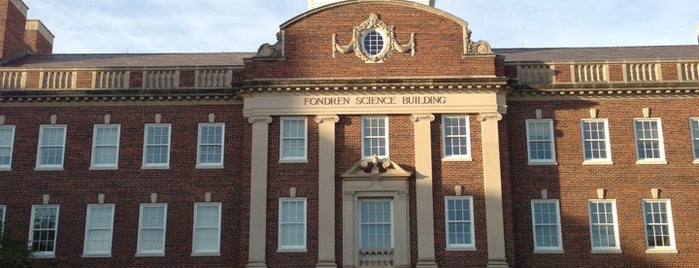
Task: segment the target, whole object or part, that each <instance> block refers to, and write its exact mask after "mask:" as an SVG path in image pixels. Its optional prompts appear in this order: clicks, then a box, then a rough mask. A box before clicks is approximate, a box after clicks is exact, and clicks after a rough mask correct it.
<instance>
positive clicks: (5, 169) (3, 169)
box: [0, 167, 12, 171]
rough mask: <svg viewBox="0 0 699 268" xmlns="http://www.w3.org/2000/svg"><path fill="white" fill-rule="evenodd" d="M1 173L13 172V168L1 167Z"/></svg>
mask: <svg viewBox="0 0 699 268" xmlns="http://www.w3.org/2000/svg"><path fill="white" fill-rule="evenodd" d="M0 171H12V168H11V167H0Z"/></svg>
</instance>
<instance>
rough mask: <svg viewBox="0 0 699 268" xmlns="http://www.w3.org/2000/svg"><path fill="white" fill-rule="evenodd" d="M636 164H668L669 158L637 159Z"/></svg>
mask: <svg viewBox="0 0 699 268" xmlns="http://www.w3.org/2000/svg"><path fill="white" fill-rule="evenodd" d="M636 165H667V160H665V159H645V160H636Z"/></svg>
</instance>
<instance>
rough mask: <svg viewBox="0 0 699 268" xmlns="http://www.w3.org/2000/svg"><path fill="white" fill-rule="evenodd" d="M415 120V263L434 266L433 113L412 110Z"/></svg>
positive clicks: (419, 265)
mask: <svg viewBox="0 0 699 268" xmlns="http://www.w3.org/2000/svg"><path fill="white" fill-rule="evenodd" d="M410 119H411V120H412V121H413V122H414V123H415V125H414V129H415V187H416V191H415V196H416V202H415V203H416V204H417V267H437V262H436V261H435V253H434V251H435V250H434V217H433V215H434V206H433V201H432V137H431V130H430V123H431V122H432V121H434V115H432V114H413V115H412V116H411V117H410Z"/></svg>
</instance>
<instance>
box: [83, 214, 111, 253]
mask: <svg viewBox="0 0 699 268" xmlns="http://www.w3.org/2000/svg"><path fill="white" fill-rule="evenodd" d="M113 226H114V205H111V204H109V205H107V204H91V205H87V219H86V220H85V245H84V246H83V255H84V256H110V255H111V253H112V232H113Z"/></svg>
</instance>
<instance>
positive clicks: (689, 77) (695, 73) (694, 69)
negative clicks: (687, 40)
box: [680, 62, 699, 81]
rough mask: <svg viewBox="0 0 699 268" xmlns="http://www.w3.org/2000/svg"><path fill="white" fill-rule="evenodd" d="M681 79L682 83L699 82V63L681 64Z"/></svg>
mask: <svg viewBox="0 0 699 268" xmlns="http://www.w3.org/2000/svg"><path fill="white" fill-rule="evenodd" d="M680 79H681V80H682V81H697V80H699V63H696V62H692V63H680Z"/></svg>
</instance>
